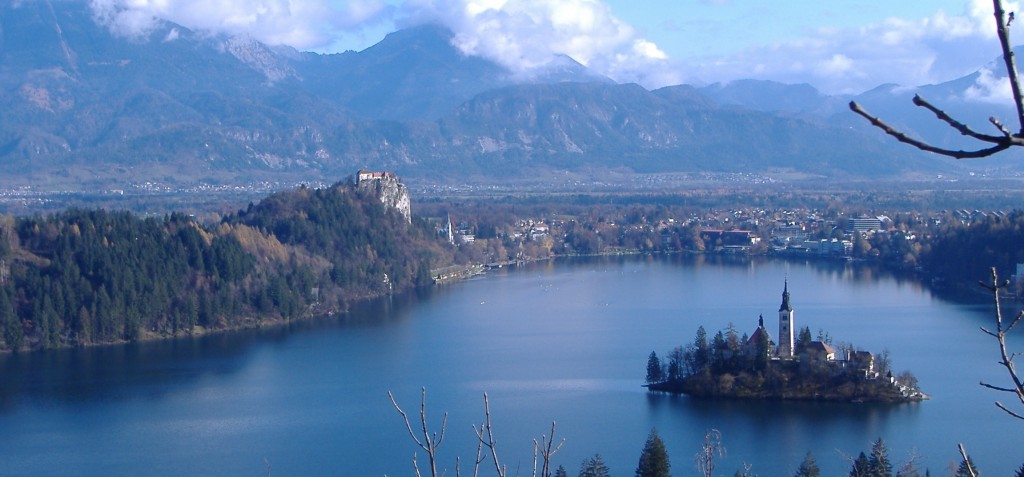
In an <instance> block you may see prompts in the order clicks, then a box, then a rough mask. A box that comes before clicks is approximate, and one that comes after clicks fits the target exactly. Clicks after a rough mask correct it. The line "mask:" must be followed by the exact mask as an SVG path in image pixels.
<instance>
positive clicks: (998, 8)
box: [850, 0, 1024, 159]
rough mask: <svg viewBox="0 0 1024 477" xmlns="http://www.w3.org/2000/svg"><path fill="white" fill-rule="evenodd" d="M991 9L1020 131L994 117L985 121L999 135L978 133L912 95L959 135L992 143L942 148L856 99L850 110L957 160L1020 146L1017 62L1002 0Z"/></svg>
mask: <svg viewBox="0 0 1024 477" xmlns="http://www.w3.org/2000/svg"><path fill="white" fill-rule="evenodd" d="M992 10H993V14H994V16H995V20H996V34H997V36H998V37H999V45H1000V47H1001V48H1002V51H1003V62H1004V64H1005V65H1006V75H1007V79H1008V80H1009V81H1010V88H1011V90H1012V91H1013V101H1014V106H1016V109H1017V124H1018V125H1020V131H1019V132H1018V133H1017V134H1013V133H1011V132H1010V130H1009V128H1007V127H1006V126H1005V125H1003V123H1002V122H1000V121H999V120H998V119H996V118H994V117H992V118H989V122H990V123H992V125H993V126H995V127H996V129H998V130H999V132H1001V133H1002V135H1001V136H992V135H988V134H982V133H979V132H977V131H975V130H973V129H971V128H970V127H968V126H967V125H965V124H963V123H961V122H960V121H957V120H956V119H954V118H953V117H952V116H950V115H949V114H948V113H946V112H945V111H943V110H942V109H939V108H937V107H935V106H934V105H932V104H931V103H929V102H928V101H926V100H925V99H924V98H922V97H921V96H919V95H914V105H916V106H918V107H922V108H925V109H927V110H929V111H931V112H932V114H935V116H936V117H937V118H938V119H939V120H940V121H943V122H945V123H946V124H948V125H950V127H952V128H953V129H956V130H957V131H958V132H960V134H962V135H964V136H968V137H971V138H974V139H976V140H978V141H980V142H984V143H989V144H992V145H991V146H989V147H982V148H978V149H975V150H970V151H966V150H953V149H946V148H942V147H938V146H934V145H932V144H928V143H927V142H924V141H922V140H919V139H915V138H912V137H910V136H908V135H907V134H906V133H904V132H903V131H900V130H898V129H896V128H894V127H893V126H891V125H889V124H888V123H886V122H884V121H882V120H881V119H879V118H878V117H875V116H872V115H871V114H870V113H868V112H867V110H865V109H864V108H863V107H861V105H859V104H857V102H856V101H851V102H850V110H852V111H853V112H855V113H857V114H859V115H860V116H863V117H864V118H865V119H867V120H868V121H869V122H871V124H872V125H873V126H875V127H877V128H879V129H881V130H882V131H884V132H885V133H886V134H888V135H890V136H892V137H894V138H896V140H897V141H900V142H902V143H906V144H910V145H911V146H914V147H916V148H918V149H920V150H922V151H927V152H931V153H935V154H940V155H943V156H948V157H954V158H957V159H977V158H981V157H988V156H991V155H993V154H996V153H998V152H1001V151H1004V150H1006V149H1009V148H1010V147H1013V146H1024V97H1022V96H1021V87H1020V81H1019V79H1018V75H1017V65H1016V61H1015V60H1014V53H1013V48H1011V46H1010V31H1009V29H1008V28H1007V27H1008V24H1007V22H1006V19H1005V18H1004V17H1005V11H1004V10H1003V2H1002V0H992Z"/></svg>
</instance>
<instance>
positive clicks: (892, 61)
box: [689, 0, 1020, 93]
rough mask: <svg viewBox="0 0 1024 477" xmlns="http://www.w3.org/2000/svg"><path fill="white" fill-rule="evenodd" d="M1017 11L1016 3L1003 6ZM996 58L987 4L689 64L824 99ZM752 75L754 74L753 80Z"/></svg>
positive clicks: (933, 78) (927, 78)
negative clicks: (821, 94)
mask: <svg viewBox="0 0 1024 477" xmlns="http://www.w3.org/2000/svg"><path fill="white" fill-rule="evenodd" d="M1004 7H1005V8H1006V10H1007V11H1020V10H1019V3H1018V2H1005V5H1004ZM999 54H1000V49H999V44H998V42H997V41H996V39H995V25H994V19H993V16H992V2H990V1H988V0H970V1H969V2H967V4H966V5H965V6H964V9H963V11H962V12H959V13H956V14H951V13H948V12H944V11H941V10H940V11H937V12H936V13H934V14H932V15H930V16H927V17H924V18H917V19H905V18H896V17H891V18H888V19H886V20H885V21H883V22H880V23H876V24H871V25H865V26H862V27H859V28H829V27H827V26H822V27H820V28H816V29H814V30H813V31H810V32H807V33H806V34H805V35H804V36H803V37H802V38H799V39H794V40H789V41H784V42H779V43H776V44H771V45H765V46H761V47H755V48H751V49H748V50H745V51H742V52H740V53H737V54H734V55H731V56H729V57H727V58H712V59H706V60H704V61H699V62H694V63H693V64H692V66H691V68H689V70H690V71H691V72H692V74H693V76H694V77H698V78H702V77H706V78H715V79H717V80H722V79H741V78H749V77H752V76H753V77H757V78H759V79H769V80H774V81H780V82H784V83H810V84H813V85H815V86H816V87H818V88H819V89H821V90H823V91H826V92H829V93H860V92H863V91H866V90H867V89H870V88H872V87H874V86H876V85H878V84H880V83H895V84H901V85H923V84H933V83H940V82H943V81H947V80H949V79H951V78H956V77H959V76H962V75H965V74H967V73H969V72H971V71H973V70H976V69H977V65H978V64H979V63H983V62H985V61H988V60H989V59H991V58H994V57H996V56H997V55H999ZM752 73H753V74H752Z"/></svg>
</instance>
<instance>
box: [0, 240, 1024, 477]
mask: <svg viewBox="0 0 1024 477" xmlns="http://www.w3.org/2000/svg"><path fill="white" fill-rule="evenodd" d="M984 273H985V272H984V271H979V278H983V277H984ZM786 279H788V281H789V290H790V292H791V294H792V304H793V307H794V309H795V321H796V323H797V326H804V325H806V326H809V327H810V328H811V329H812V330H813V331H814V332H815V333H816V332H817V330H818V329H820V328H823V329H826V330H827V331H828V332H829V333H830V334H831V336H832V337H833V339H834V340H835V341H836V342H839V341H849V342H853V343H854V344H856V345H858V346H860V347H863V348H865V349H868V350H871V351H876V352H877V351H880V350H882V349H884V348H888V349H889V350H890V353H891V356H892V360H893V362H894V367H895V368H896V369H897V370H903V369H910V370H912V371H913V372H914V373H915V374H916V375H917V377H918V378H919V379H920V383H921V386H922V388H923V389H924V390H925V391H926V392H928V393H929V394H931V395H932V400H930V401H926V402H923V403H915V404H900V405H868V404H838V403H805V402H792V403H790V402H744V401H708V400H697V399H690V398H687V397H684V396H670V395H663V394H648V393H647V392H646V391H645V390H644V389H643V388H642V387H641V386H640V385H641V384H642V382H643V378H644V373H645V365H646V360H647V356H648V354H649V353H650V352H651V351H652V350H655V351H657V352H658V354H659V355H664V354H665V353H666V352H667V351H668V350H669V349H671V348H672V347H673V346H676V345H679V344H685V343H688V342H690V341H691V340H692V339H693V335H694V331H695V330H696V328H697V326H699V325H703V326H704V327H705V328H707V329H708V330H709V334H711V333H713V332H714V331H716V330H718V329H721V328H724V327H725V326H727V324H728V323H730V322H732V323H735V324H736V326H737V327H738V328H739V329H740V330H741V331H742V332H747V333H750V332H752V331H753V330H754V328H755V327H756V325H757V317H758V314H762V313H763V314H764V316H765V319H766V325H768V328H769V330H772V331H773V335H774V334H776V333H777V331H776V330H777V321H776V320H777V310H778V307H779V304H780V302H781V292H782V286H783V281H784V280H786ZM990 319H991V318H990V313H989V309H988V307H987V306H986V305H985V302H984V300H979V302H978V303H977V304H961V303H954V302H950V301H945V300H943V299H941V298H939V297H937V296H935V295H933V294H932V293H931V292H929V291H928V290H927V289H924V288H922V287H921V286H920V285H918V284H917V283H915V282H913V281H907V280H898V279H896V278H893V277H891V276H888V275H885V274H879V273H878V272H876V271H874V270H873V269H872V268H870V267H856V266H851V265H845V264H831V263H829V264H824V263H794V262H785V261H767V260H755V261H744V260H729V259H724V258H714V257H707V258H706V257H686V256H671V257H625V258H596V259H582V260H571V261H558V262H554V263H542V264H534V265H529V266H525V267H520V268H518V269H512V270H505V271H499V272H496V273H491V274H489V275H487V276H484V277H480V278H477V279H474V280H469V281H466V282H462V283H456V284H453V285H450V286H446V287H443V288H440V289H437V290H434V291H432V292H430V293H429V294H420V295H419V296H403V297H392V298H390V299H386V300H381V301H377V302H374V303H372V304H368V305H366V306H363V307H360V308H358V309H356V310H354V311H353V312H352V313H350V314H347V315H345V316H342V317H335V318H330V319H324V320H318V321H315V322H304V323H299V324H295V325H293V326H290V327H278V328H273V329H267V330H253V331H243V332H237V333H230V334H225V335H220V336H211V337H204V338H200V339H182V340H175V341H170V342H161V343H146V344H139V345H131V346H118V347H107V348H94V349H82V350H65V351H57V352H46V353H32V354H20V355H15V356H4V357H0V371H2V373H3V374H2V382H0V386H2V388H0V475H172V474H173V475H266V473H267V471H268V470H269V471H270V472H271V473H272V475H277V476H283V475H284V476H291V475H296V476H298V475H340V476H381V475H385V474H387V475H390V476H400V475H413V472H412V467H411V457H412V455H413V452H414V451H416V450H418V449H417V448H416V447H415V446H414V444H413V443H412V442H411V440H410V439H409V437H408V435H407V432H406V430H405V426H404V424H403V423H402V421H401V418H400V417H399V416H398V414H397V413H396V412H395V411H394V409H393V408H392V407H391V404H390V402H389V401H388V398H387V391H388V390H391V391H393V392H394V394H395V396H396V398H397V399H398V400H399V403H400V404H402V405H403V406H404V407H405V408H406V410H407V411H409V412H410V414H411V415H412V416H413V417H415V416H416V415H417V413H418V409H419V396H420V388H421V387H426V388H427V412H428V417H429V419H430V424H431V426H432V427H433V428H434V429H439V427H440V422H441V414H442V412H444V411H447V412H448V426H447V435H446V436H445V440H444V442H443V444H442V446H441V448H440V457H441V465H442V466H444V467H446V468H447V469H448V474H447V475H452V476H454V475H455V473H454V466H455V458H456V456H461V457H462V460H463V468H462V471H463V472H464V474H463V475H471V472H470V470H471V469H470V468H469V466H468V465H467V464H466V462H467V461H471V460H472V459H473V456H474V454H475V450H476V444H475V436H474V434H473V430H472V429H471V427H470V426H471V425H472V424H474V423H479V422H481V421H482V419H483V400H482V395H483V393H484V392H487V393H488V394H489V396H490V402H491V413H492V421H493V424H494V431H495V435H496V437H497V439H498V450H499V457H500V458H501V459H502V460H503V462H504V463H505V464H506V465H508V467H509V468H510V469H513V472H510V473H511V474H514V473H516V472H515V470H516V469H518V473H519V474H520V475H530V473H531V472H530V469H531V466H532V459H533V456H532V445H533V444H532V439H534V438H538V439H539V438H540V436H541V435H542V434H548V433H549V432H550V425H551V422H552V420H555V421H557V435H556V437H557V438H558V439H561V438H564V439H565V445H564V447H563V448H562V451H561V452H560V453H559V454H557V455H556V456H555V459H554V460H555V463H556V464H562V465H564V466H565V467H566V469H568V470H569V473H570V475H575V474H576V472H577V471H578V469H579V465H580V462H581V461H582V460H583V459H584V458H586V457H588V456H591V455H593V454H594V453H600V454H601V455H602V457H603V459H604V460H605V462H606V463H607V464H608V465H609V467H610V468H611V470H612V474H613V475H617V476H625V475H632V474H633V472H634V470H635V468H636V464H637V459H638V457H639V453H640V449H641V447H642V446H643V442H644V439H645V438H646V436H647V434H648V432H649V431H650V429H651V428H652V427H654V428H657V429H658V432H659V433H660V434H661V436H662V438H663V439H664V441H665V443H666V446H667V449H668V452H669V455H670V458H671V459H672V463H673V468H674V469H675V475H691V474H693V473H694V471H693V455H694V453H695V452H696V451H697V450H698V448H699V445H700V443H701V441H702V440H703V436H704V434H705V432H706V431H707V430H708V429H711V428H715V429H718V430H720V431H721V433H722V438H723V444H724V445H725V447H726V449H727V454H726V456H725V457H724V458H723V459H722V460H721V461H720V464H719V469H721V473H722V474H723V475H732V473H733V472H734V471H735V470H736V469H738V468H740V467H741V466H742V465H743V464H744V463H749V464H752V465H753V470H754V472H756V473H757V474H758V475H760V476H762V477H771V476H788V475H792V474H793V472H794V471H795V469H796V467H797V465H798V464H799V462H800V460H801V459H802V458H803V456H804V454H805V453H806V451H808V450H811V451H813V452H814V455H815V456H816V458H817V460H818V463H819V465H820V466H821V467H822V469H823V475H825V476H830V475H846V473H847V472H848V469H849V463H848V462H847V461H846V460H845V459H846V457H845V456H847V455H856V454H857V453H858V452H860V451H862V450H864V451H866V450H868V449H869V448H870V444H871V442H872V441H873V440H875V439H877V438H878V437H882V438H883V439H885V441H886V442H887V443H888V444H889V446H890V452H891V454H890V457H891V458H892V460H893V461H894V462H896V463H899V462H902V461H904V460H905V459H906V458H907V457H908V456H909V455H910V453H911V452H916V453H917V454H918V455H920V459H921V460H920V461H919V462H920V464H921V465H922V467H923V466H927V467H929V468H930V469H931V471H932V474H933V475H942V474H944V473H945V470H946V468H947V465H948V464H949V463H950V462H952V461H958V460H959V457H958V454H957V450H956V445H957V442H963V443H964V445H965V446H966V447H967V449H968V450H969V451H970V452H971V453H972V455H973V457H974V458H975V461H976V462H977V463H978V465H979V466H980V468H981V470H982V471H983V472H984V474H985V475H991V476H995V475H1010V474H1012V472H1013V470H1015V469H1016V468H1017V467H1018V466H1019V465H1020V464H1021V463H1024V454H1022V453H1021V452H1020V445H1021V436H1022V435H1024V434H1022V433H1021V429H1022V427H1021V426H1022V424H1021V423H1020V422H1017V421H1014V420H1012V419H1011V418H1009V417H1007V416H1005V415H1004V414H1002V413H1001V411H999V410H998V409H996V408H995V406H994V405H993V404H992V403H993V401H994V400H996V399H1004V400H1005V401H1006V402H1011V403H1012V401H1010V400H1009V399H1008V397H1012V396H1001V395H998V394H997V393H995V392H994V391H989V390H985V389H983V388H981V387H980V386H978V381H979V380H988V381H991V382H995V383H1001V382H1005V378H1004V377H1003V375H1002V374H1001V373H1000V370H999V368H998V367H997V365H996V361H997V359H998V356H997V353H996V348H995V347H994V346H993V344H992V343H991V342H990V341H989V338H987V337H986V336H984V335H983V334H982V333H981V332H980V331H979V330H978V327H979V326H981V325H986V324H988V322H989V321H990ZM1012 344H1013V345H1014V346H1015V347H1016V348H1017V349H1021V348H1024V341H1022V340H1020V339H1015V340H1014V341H1013V342H1012ZM414 424H415V423H414ZM419 461H420V463H421V464H424V465H425V462H426V457H425V455H424V454H423V452H422V451H421V452H419ZM481 474H482V475H493V469H491V471H490V472H482V473H481Z"/></svg>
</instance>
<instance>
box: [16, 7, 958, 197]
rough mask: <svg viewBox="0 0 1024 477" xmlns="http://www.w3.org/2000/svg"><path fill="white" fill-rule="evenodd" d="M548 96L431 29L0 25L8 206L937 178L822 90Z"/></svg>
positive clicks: (569, 80) (566, 84)
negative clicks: (297, 193) (470, 184)
mask: <svg viewBox="0 0 1024 477" xmlns="http://www.w3.org/2000/svg"><path fill="white" fill-rule="evenodd" d="M533 73H534V74H533V75H532V76H523V75H512V74H511V73H510V72H509V71H508V70H507V69H505V68H504V67H502V66H500V65H498V64H496V63H494V62H491V61H488V60H485V59H482V58H477V57H471V56H466V55H464V54H462V53H461V52H460V51H459V50H458V49H457V48H456V47H455V46H453V44H452V33H451V32H450V31H447V30H445V29H442V28H439V27H436V26H429V25H427V26H421V27H416V28H411V29H408V30H403V31H400V32H396V33H393V34H391V35H389V36H388V37H387V38H385V40H383V41H382V42H380V43H379V44H377V45H375V46H374V47H371V48H368V49H367V50H365V51H362V52H345V53H341V54H336V55H318V54H313V53H300V52H297V51H295V50H292V49H289V48H283V47H268V46H267V45H263V44H261V43H259V42H257V41H255V40H253V39H251V38H246V37H233V38H224V37H216V36H210V35H207V34H202V33H199V32H193V31H190V30H188V29H187V28H184V27H182V26H180V25H175V24H173V23H169V22H162V23H159V24H158V25H157V27H156V28H155V29H154V30H152V31H151V32H150V33H149V34H148V36H145V37H141V38H124V37H120V36H116V35H114V34H112V33H111V32H110V31H109V30H108V29H107V28H105V27H103V26H101V25H98V24H97V23H96V22H95V21H94V20H93V17H92V13H91V11H90V9H89V6H88V5H87V4H84V3H82V2H79V1H70V0H50V1H46V0H40V1H36V2H16V3H7V4H4V5H2V6H0V107H3V108H4V111H5V114H3V115H2V116H0V166H2V167H3V170H4V171H5V172H8V173H7V174H4V175H3V177H2V178H0V186H4V187H13V186H28V185H31V186H33V187H38V188H41V189H75V188H83V187H87V188H95V189H100V188H116V189H122V188H127V187H131V186H132V185H133V184H134V185H138V184H144V183H153V182H155V183H158V184H162V185H165V186H168V187H178V186H181V185H187V184H194V183H197V182H199V183H223V184H237V183H245V182H254V181H273V182H295V181H302V182H308V181H311V180H319V181H323V182H333V181H334V180H336V179H337V178H338V177H343V176H346V175H348V174H350V173H351V172H352V171H353V170H355V169H357V168H373V169H391V170H396V171H399V172H401V173H402V174H403V176H405V177H410V178H415V177H417V176H419V177H434V178H439V177H443V178H446V179H451V180H456V181H461V180H465V179H466V178H467V177H469V176H470V175H475V176H482V177H488V178H492V179H507V178H522V177H531V176H534V175H536V174H542V173H546V172H550V171H555V170H565V171H601V170H616V171H638V172H700V171H724V172H752V173H770V172H786V173H797V175H804V176H812V177H842V178H865V177H872V178H876V177H883V176H886V175H896V174H903V173H915V174H922V175H928V174H932V173H936V172H948V171H952V170H955V169H957V168H959V167H960V165H959V164H954V163H951V162H943V161H935V160H933V159H930V158H929V159H927V160H925V159H923V157H924V156H923V155H921V154H918V153H917V152H916V151H913V150H912V149H909V148H908V147H906V146H902V145H898V144H896V143H895V142H894V141H891V140H890V139H889V138H887V137H885V136H884V135H882V134H880V133H879V132H878V131H877V130H874V129H873V128H871V127H870V126H868V125H866V124H865V123H864V122H863V121H857V118H855V117H854V116H853V115H852V114H850V113H846V112H840V113H836V114H835V115H834V116H828V114H829V112H831V111H833V110H834V108H835V103H836V101H837V100H836V98H832V97H827V96H824V95H821V94H820V93H817V92H816V91H814V90H813V88H810V87H808V86H799V85H798V86H792V85H777V84H770V83H767V82H735V83H732V84H730V85H719V86H717V87H709V88H702V89H695V88H692V87H688V86H677V87H671V88H663V89H660V90H657V91H647V90H645V89H643V88H641V87H639V86H636V85H617V84H614V83H612V82H610V81H608V80H607V79H606V78H602V77H599V76H596V75H593V74H592V73H590V72H588V71H587V70H586V68H584V67H583V66H582V65H580V64H579V63H576V62H575V61H573V60H572V59H570V58H561V59H558V60H557V61H555V62H553V63H552V64H551V65H549V67H548V68H547V69H545V70H543V71H536V72H533Z"/></svg>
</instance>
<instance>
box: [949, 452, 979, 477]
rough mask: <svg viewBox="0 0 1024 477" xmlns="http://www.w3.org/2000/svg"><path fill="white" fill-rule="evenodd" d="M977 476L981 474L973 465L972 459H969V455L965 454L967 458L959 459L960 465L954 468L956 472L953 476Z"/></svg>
mask: <svg viewBox="0 0 1024 477" xmlns="http://www.w3.org/2000/svg"><path fill="white" fill-rule="evenodd" d="M972 475H973V476H975V477H978V476H980V475H981V474H979V473H978V468H977V467H975V466H974V461H972V460H971V456H967V460H961V461H960V466H959V467H957V468H956V473H955V474H953V477H971V476H972Z"/></svg>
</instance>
